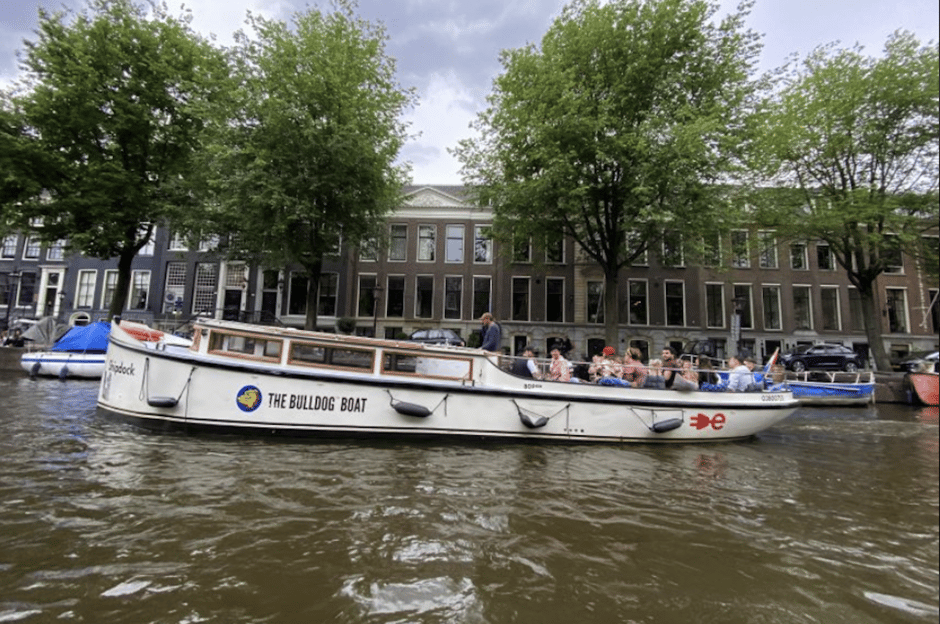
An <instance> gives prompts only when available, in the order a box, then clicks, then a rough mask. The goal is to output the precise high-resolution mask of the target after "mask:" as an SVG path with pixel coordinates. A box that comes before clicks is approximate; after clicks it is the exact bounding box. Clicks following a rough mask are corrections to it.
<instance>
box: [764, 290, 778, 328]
mask: <svg viewBox="0 0 940 624" xmlns="http://www.w3.org/2000/svg"><path fill="white" fill-rule="evenodd" d="M761 300H762V302H763V304H764V305H763V307H764V329H765V330H778V331H779V330H781V329H783V325H782V320H781V319H782V316H781V314H780V287H779V286H764V287H762V288H761Z"/></svg>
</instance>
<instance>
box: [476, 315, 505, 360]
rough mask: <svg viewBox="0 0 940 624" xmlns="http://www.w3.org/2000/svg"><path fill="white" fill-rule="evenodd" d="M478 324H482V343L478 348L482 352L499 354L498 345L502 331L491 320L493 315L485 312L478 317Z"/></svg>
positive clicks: (501, 338)
mask: <svg viewBox="0 0 940 624" xmlns="http://www.w3.org/2000/svg"><path fill="white" fill-rule="evenodd" d="M480 322H481V323H483V330H482V332H481V333H482V336H481V337H482V339H483V343H482V344H481V345H480V348H481V349H483V350H484V351H492V352H493V353H499V345H500V343H501V342H502V341H503V336H502V330H501V329H500V328H499V324H498V323H497V322H496V321H495V320H494V319H493V315H492V314H490V313H489V312H485V313H484V314H483V316H481V317H480Z"/></svg>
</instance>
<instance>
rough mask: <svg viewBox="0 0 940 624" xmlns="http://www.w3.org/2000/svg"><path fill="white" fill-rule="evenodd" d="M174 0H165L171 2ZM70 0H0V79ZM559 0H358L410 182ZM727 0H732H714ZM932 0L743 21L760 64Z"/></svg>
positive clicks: (760, 6)
mask: <svg viewBox="0 0 940 624" xmlns="http://www.w3.org/2000/svg"><path fill="white" fill-rule="evenodd" d="M179 1H180V0H169V2H168V4H169V5H170V6H171V8H173V9H175V8H176V7H178V6H179ZM184 3H185V5H186V6H187V7H188V8H189V9H191V10H192V13H193V17H194V20H193V27H194V29H195V30H196V31H198V32H200V33H202V34H204V35H209V34H214V35H215V36H216V37H217V39H218V41H219V42H220V43H221V44H224V45H227V44H230V43H231V41H232V33H234V32H235V31H236V30H238V29H240V28H242V26H243V24H244V17H245V14H246V12H247V11H251V12H253V13H256V14H260V15H264V16H266V17H269V18H277V19H281V20H284V21H289V20H290V16H291V14H292V13H293V12H295V11H298V10H301V11H302V10H304V9H306V8H307V7H309V6H320V7H327V8H328V7H329V5H328V4H327V3H323V2H321V3H317V2H305V1H304V0H185V2H184ZM63 4H64V5H66V6H73V7H77V6H80V5H81V2H80V0H4V2H3V6H2V8H0V80H2V81H3V82H9V81H10V80H11V79H12V78H13V77H14V76H15V75H16V74H17V71H18V70H17V60H16V59H17V52H18V51H19V50H22V49H23V41H24V40H29V39H33V38H34V30H35V28H36V24H37V9H38V7H39V6H40V5H41V6H44V7H47V8H49V9H53V10H54V9H56V8H58V7H61V6H62V5H63ZM564 4H565V2H563V1H562V0H360V1H359V14H360V15H361V16H362V17H363V18H365V19H367V20H369V21H372V22H376V21H378V22H381V23H382V24H384V25H385V28H386V30H387V32H388V35H389V41H388V46H387V48H386V52H387V53H388V54H389V55H390V56H392V57H394V58H395V59H396V62H397V67H398V74H399V82H400V84H401V85H403V86H405V87H415V88H416V89H417V91H418V96H419V104H418V106H417V108H416V109H414V110H413V111H411V112H410V113H409V121H410V122H411V124H412V126H411V130H412V132H413V133H420V136H419V137H418V138H416V139H415V140H413V141H412V142H411V143H410V144H408V145H407V146H406V147H405V149H404V150H403V154H402V157H403V159H404V160H406V161H408V162H410V163H411V164H412V167H413V178H414V182H415V183H416V184H459V183H460V175H459V172H458V170H459V165H458V163H457V162H456V161H455V160H454V159H453V158H452V157H451V156H450V154H448V153H447V148H448V147H452V146H454V145H455V144H456V142H457V141H458V140H460V139H462V138H465V137H468V136H470V135H471V132H472V131H471V130H470V129H469V128H468V124H469V123H470V121H471V120H472V119H473V118H474V117H475V115H476V112H477V111H479V110H481V109H482V108H483V106H484V104H485V97H486V95H487V94H488V93H489V91H490V88H491V85H492V80H493V78H494V77H495V76H496V75H497V74H498V73H499V72H500V70H501V66H500V64H499V52H500V50H504V49H507V48H517V47H521V46H524V45H525V44H527V43H530V42H531V43H538V42H539V41H540V39H541V37H542V35H543V34H544V33H545V31H546V30H547V29H548V27H549V25H550V24H551V22H552V20H554V19H555V18H556V17H557V16H558V14H559V12H560V10H561V7H562V6H564ZM721 4H722V6H723V7H729V8H733V7H734V6H735V5H736V4H737V0H721ZM938 6H940V3H938V2H937V0H897V1H896V2H885V1H884V0H757V2H756V5H755V7H754V9H753V10H752V12H751V15H750V19H749V21H748V26H749V27H750V28H751V29H753V30H755V31H756V32H758V33H761V34H763V35H764V39H763V42H764V52H763V56H762V59H761V68H762V69H763V70H769V69H772V68H775V67H779V66H780V65H782V64H783V63H784V62H785V61H786V59H787V57H788V56H789V55H791V54H794V53H796V54H799V55H800V56H803V55H805V54H806V53H807V52H809V51H810V50H812V49H813V48H815V47H817V46H819V45H821V44H825V43H830V42H833V41H839V42H841V43H842V45H843V46H845V47H849V46H851V45H853V44H855V43H860V44H861V45H863V46H864V47H865V50H866V51H867V52H868V53H869V54H872V55H877V54H879V53H880V52H881V50H882V48H883V46H884V43H885V41H886V40H887V38H888V35H889V34H890V33H892V32H894V31H895V30H898V29H904V30H909V31H911V32H913V33H914V34H915V35H917V36H918V37H919V38H920V40H921V42H922V43H927V42H928V41H936V40H937V38H938V34H937V32H938V22H940V15H938V14H940V11H938Z"/></svg>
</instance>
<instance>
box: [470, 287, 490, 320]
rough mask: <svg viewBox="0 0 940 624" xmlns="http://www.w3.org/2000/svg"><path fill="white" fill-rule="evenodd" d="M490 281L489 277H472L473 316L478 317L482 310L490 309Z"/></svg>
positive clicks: (481, 314) (487, 310)
mask: <svg viewBox="0 0 940 624" xmlns="http://www.w3.org/2000/svg"><path fill="white" fill-rule="evenodd" d="M491 281H492V279H491V278H489V277H474V278H473V318H475V319H478V318H480V317H481V316H483V313H484V312H489V311H490V310H492V303H493V302H492V300H491V295H490V292H491Z"/></svg>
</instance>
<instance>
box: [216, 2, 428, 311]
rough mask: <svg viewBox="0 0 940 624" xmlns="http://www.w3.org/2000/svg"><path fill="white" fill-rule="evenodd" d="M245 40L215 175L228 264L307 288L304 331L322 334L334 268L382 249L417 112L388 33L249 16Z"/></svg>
mask: <svg viewBox="0 0 940 624" xmlns="http://www.w3.org/2000/svg"><path fill="white" fill-rule="evenodd" d="M249 24H250V26H251V27H252V29H253V30H254V32H255V33H256V34H257V38H256V39H254V40H253V39H250V38H248V37H247V36H246V35H244V34H240V35H239V39H238V45H237V48H236V50H235V58H234V61H235V65H236V67H237V68H238V69H237V73H238V75H239V76H241V80H242V89H241V91H240V93H239V99H238V106H237V107H238V111H237V116H236V118H235V119H232V120H230V121H229V122H228V123H226V124H225V126H224V127H221V128H220V129H219V130H220V133H219V138H218V140H217V141H216V143H215V147H214V149H213V151H212V152H211V160H210V162H209V163H207V164H208V166H211V167H213V169H214V172H215V173H214V176H213V184H214V189H215V190H216V193H217V194H216V202H217V205H218V209H219V214H220V221H219V222H220V224H222V225H223V228H222V229H223V230H224V231H225V233H229V234H230V236H229V240H228V246H227V249H228V253H229V254H230V255H232V256H236V257H239V258H242V259H247V260H252V261H255V262H258V263H260V264H261V265H263V266H266V267H269V268H283V267H285V266H288V265H290V264H297V265H300V266H301V267H302V268H303V269H304V271H305V272H306V275H307V277H308V289H307V298H306V300H307V304H306V320H305V326H306V327H307V328H308V329H313V328H315V327H316V323H317V293H318V286H319V281H320V274H321V270H322V266H323V259H324V256H325V255H327V254H330V253H334V250H337V249H339V248H340V245H341V244H342V245H347V246H354V245H357V244H360V243H361V242H363V241H364V240H366V239H369V238H372V237H375V236H376V235H377V233H378V231H379V227H380V226H381V224H382V223H383V222H384V217H385V215H386V214H388V212H389V211H391V210H392V209H393V208H394V207H396V206H397V205H398V204H399V200H400V194H401V189H402V185H403V184H404V182H405V180H406V175H407V169H406V168H405V167H402V166H397V165H395V160H396V158H397V156H398V153H399V150H400V149H401V147H402V145H403V144H404V141H405V139H406V132H405V130H406V127H405V124H404V123H403V122H402V121H401V115H402V113H403V112H404V110H405V109H406V108H407V107H408V106H410V105H411V104H412V102H413V94H412V92H411V91H410V90H405V89H402V88H401V87H399V85H398V84H397V83H396V81H395V65H394V61H393V60H392V59H391V58H389V57H388V56H386V54H385V51H384V46H385V40H386V35H385V32H384V29H383V28H381V27H380V26H378V25H375V24H371V23H368V22H365V21H362V20H360V19H358V18H357V17H355V16H354V14H353V6H352V5H351V4H350V3H347V2H338V3H336V4H335V5H334V10H333V11H331V12H327V13H324V12H321V11H318V10H310V11H308V12H305V13H299V14H296V15H295V16H294V19H293V27H292V28H291V27H289V26H288V25H287V24H285V23H283V22H279V21H275V20H267V19H264V18H261V17H257V16H249Z"/></svg>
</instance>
